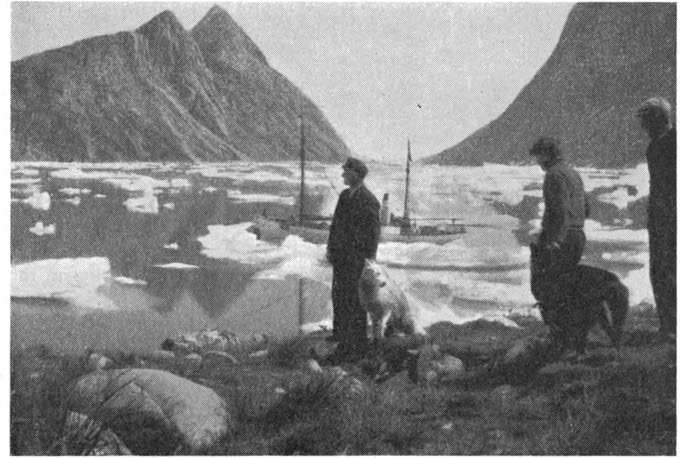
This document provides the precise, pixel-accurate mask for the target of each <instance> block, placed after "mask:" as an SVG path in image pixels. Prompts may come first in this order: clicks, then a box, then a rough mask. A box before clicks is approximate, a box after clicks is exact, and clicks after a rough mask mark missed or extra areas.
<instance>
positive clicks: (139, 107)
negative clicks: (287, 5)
mask: <svg viewBox="0 0 680 458" xmlns="http://www.w3.org/2000/svg"><path fill="white" fill-rule="evenodd" d="M11 72H12V74H11V95H12V97H11V110H12V111H11V113H12V117H11V127H12V144H11V158H12V160H58V161H74V160H76V161H134V160H146V161H157V160H168V161H223V160H236V159H239V160H255V161H268V160H291V159H297V158H298V155H299V150H300V120H299V116H300V115H301V114H302V115H303V116H304V122H305V134H306V148H305V149H306V154H307V158H308V159H311V160H320V161H339V160H342V158H344V157H346V156H348V155H350V151H349V149H348V148H347V146H346V145H345V143H344V142H343V141H342V139H341V138H340V137H339V136H338V134H337V133H336V131H335V130H334V129H333V127H332V126H331V125H330V123H329V122H328V121H327V119H326V117H325V116H324V114H323V113H322V112H321V111H320V110H319V109H318V108H317V107H316V106H315V105H314V103H313V102H312V101H311V100H309V98H308V97H307V96H305V95H304V94H303V93H302V92H301V91H300V90H299V89H298V88H297V87H296V86H295V85H293V84H292V83H291V82H290V81H289V80H288V79H287V78H286V77H285V76H283V75H281V74H280V73H279V72H277V71H276V70H274V69H273V68H271V67H270V66H269V65H268V63H267V59H266V58H265V56H264V54H263V53H262V51H260V49H259V48H258V47H257V45H256V44H255V43H254V42H253V41H252V40H251V39H250V38H249V37H248V36H247V34H246V33H245V32H244V31H243V30H242V29H241V28H240V27H239V26H238V24H236V22H234V20H233V19H232V18H231V17H230V16H229V14H228V13H227V12H226V11H225V10H223V9H221V8H219V7H217V6H215V7H213V8H212V9H211V10H210V11H209V12H208V14H207V15H206V16H205V17H204V18H203V19H202V20H201V21H200V22H199V23H198V24H197V25H196V26H195V27H194V28H193V29H192V30H191V31H187V30H185V29H184V27H183V26H182V25H181V23H180V22H179V21H178V20H177V18H176V17H175V15H174V14H173V13H172V12H170V11H164V12H162V13H160V14H158V15H157V16H155V17H154V18H153V19H151V20H150V21H149V22H147V23H146V24H144V25H142V26H141V27H139V28H138V29H136V30H135V31H130V32H120V33H116V34H113V35H104V36H99V37H94V38H89V39H85V40H81V41H78V42H76V43H74V44H72V45H70V46H65V47H62V48H59V49H55V50H49V51H45V52H42V53H39V54H35V55H32V56H28V57H26V58H23V59H21V60H18V61H15V62H12V65H11Z"/></svg>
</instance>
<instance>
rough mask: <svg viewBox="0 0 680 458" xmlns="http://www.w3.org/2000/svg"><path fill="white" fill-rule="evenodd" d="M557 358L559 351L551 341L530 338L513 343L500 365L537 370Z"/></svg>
mask: <svg viewBox="0 0 680 458" xmlns="http://www.w3.org/2000/svg"><path fill="white" fill-rule="evenodd" d="M558 357H559V349H558V348H557V346H556V345H554V344H553V342H552V340H550V339H549V338H548V337H543V336H530V337H526V338H524V339H520V340H518V341H516V342H515V343H513V344H512V345H511V346H510V348H508V349H507V350H506V352H505V355H504V356H503V359H502V364H503V366H505V367H506V368H513V367H514V368H524V367H527V368H529V367H531V368H539V367H541V366H543V365H545V364H548V363H550V362H552V361H554V360H555V359H557V358H558Z"/></svg>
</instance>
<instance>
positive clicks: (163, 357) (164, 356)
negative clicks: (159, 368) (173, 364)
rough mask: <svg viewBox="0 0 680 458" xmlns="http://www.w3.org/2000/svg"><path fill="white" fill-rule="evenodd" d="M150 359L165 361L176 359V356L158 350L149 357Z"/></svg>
mask: <svg viewBox="0 0 680 458" xmlns="http://www.w3.org/2000/svg"><path fill="white" fill-rule="evenodd" d="M149 359H152V360H155V361H164V360H170V359H175V354H174V353H173V352H171V351H169V350H156V351H153V352H152V353H151V354H150V355H149Z"/></svg>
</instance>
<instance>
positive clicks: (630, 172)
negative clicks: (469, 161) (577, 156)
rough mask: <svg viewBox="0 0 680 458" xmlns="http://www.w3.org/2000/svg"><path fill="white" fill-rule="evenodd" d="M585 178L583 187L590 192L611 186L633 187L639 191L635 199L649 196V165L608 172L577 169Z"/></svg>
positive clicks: (642, 164)
mask: <svg viewBox="0 0 680 458" xmlns="http://www.w3.org/2000/svg"><path fill="white" fill-rule="evenodd" d="M577 170H578V171H579V172H580V173H581V176H582V177H583V185H584V187H585V189H586V191H588V192H590V191H592V190H594V189H596V188H602V187H610V186H623V187H626V186H631V187H634V188H635V189H636V190H637V194H636V195H635V196H633V197H635V199H640V198H641V197H644V196H647V195H649V169H648V168H647V164H644V163H641V164H638V165H637V166H636V167H635V168H633V169H624V170H613V169H612V170H607V169H588V168H578V169H577Z"/></svg>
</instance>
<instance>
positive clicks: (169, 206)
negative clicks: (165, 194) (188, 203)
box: [163, 202, 175, 210]
mask: <svg viewBox="0 0 680 458" xmlns="http://www.w3.org/2000/svg"><path fill="white" fill-rule="evenodd" d="M163 208H167V209H168V210H174V209H175V203H174V202H166V203H164V204H163Z"/></svg>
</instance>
